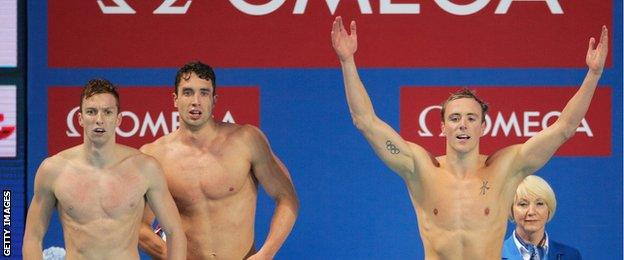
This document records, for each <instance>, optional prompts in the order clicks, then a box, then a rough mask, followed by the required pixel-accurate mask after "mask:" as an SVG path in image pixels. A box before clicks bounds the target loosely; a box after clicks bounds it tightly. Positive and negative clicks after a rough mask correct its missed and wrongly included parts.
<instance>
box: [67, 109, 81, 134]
mask: <svg viewBox="0 0 624 260" xmlns="http://www.w3.org/2000/svg"><path fill="white" fill-rule="evenodd" d="M78 109H80V107H74V108H73V109H72V110H70V111H69V113H68V114H67V119H66V121H67V128H68V129H67V131H65V134H66V135H67V136H68V137H80V133H78V131H77V130H76V126H75V125H74V115H76V112H77V111H78Z"/></svg>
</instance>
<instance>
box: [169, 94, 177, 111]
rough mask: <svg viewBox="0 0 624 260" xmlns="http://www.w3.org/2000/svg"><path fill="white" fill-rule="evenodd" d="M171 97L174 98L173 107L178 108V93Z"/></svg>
mask: <svg viewBox="0 0 624 260" xmlns="http://www.w3.org/2000/svg"><path fill="white" fill-rule="evenodd" d="M171 97H172V98H173V107H175V108H177V107H178V95H177V94H176V93H173V94H172V95H171Z"/></svg>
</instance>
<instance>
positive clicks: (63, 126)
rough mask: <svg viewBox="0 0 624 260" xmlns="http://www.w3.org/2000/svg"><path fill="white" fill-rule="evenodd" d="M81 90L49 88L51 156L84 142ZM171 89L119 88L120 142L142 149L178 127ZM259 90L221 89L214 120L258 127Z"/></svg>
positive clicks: (218, 91)
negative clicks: (80, 112) (80, 114)
mask: <svg viewBox="0 0 624 260" xmlns="http://www.w3.org/2000/svg"><path fill="white" fill-rule="evenodd" d="M81 90H82V88H80V87H51V88H49V89H48V153H49V154H50V155H53V154H56V153H58V152H60V151H62V150H64V149H67V148H70V147H72V146H75V145H78V144H81V143H82V142H83V137H82V132H83V131H82V127H80V125H79V124H78V112H79V111H78V110H79V105H80V103H79V102H80V91H81ZM172 92H173V88H172V87H131V88H119V96H120V103H121V115H122V122H121V125H120V126H119V127H118V128H117V131H116V132H117V142H118V143H121V144H125V145H129V146H132V147H135V148H140V147H141V146H142V145H144V144H146V143H149V142H152V141H154V140H156V139H157V138H158V137H160V136H163V135H165V134H168V133H170V132H172V131H174V130H175V129H177V128H178V126H179V115H178V112H177V109H176V108H175V107H174V106H173V94H172ZM259 94H260V92H259V89H258V87H229V86H228V87H227V88H224V87H219V88H217V95H218V97H217V103H216V105H215V108H214V110H213V115H214V118H215V119H218V120H221V121H223V122H231V123H237V124H252V125H255V126H259V122H260V113H259V108H260V95H259Z"/></svg>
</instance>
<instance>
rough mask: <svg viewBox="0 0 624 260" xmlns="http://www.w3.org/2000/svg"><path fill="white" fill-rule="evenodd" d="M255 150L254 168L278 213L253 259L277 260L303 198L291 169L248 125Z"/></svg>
mask: <svg viewBox="0 0 624 260" xmlns="http://www.w3.org/2000/svg"><path fill="white" fill-rule="evenodd" d="M244 128H245V129H244V131H245V138H246V139H247V140H248V143H249V144H250V148H251V169H252V171H253V173H254V176H255V177H256V179H257V180H258V182H259V183H260V185H262V187H263V188H264V190H265V191H266V192H267V194H268V195H269V196H270V197H271V198H272V199H273V200H274V201H275V210H274V211H273V217H272V218H271V225H270V227H269V233H268V235H267V238H266V240H265V241H264V244H263V245H262V247H261V248H260V250H259V251H258V253H256V254H255V255H253V256H251V257H250V258H249V259H273V258H274V257H275V254H277V251H278V250H279V249H280V248H281V247H282V245H283V244H284V241H286V237H288V235H289V234H290V232H291V230H292V228H293V225H294V224H295V220H296V219H297V214H298V213H299V199H298V198H297V194H296V193H295V188H294V186H293V183H292V181H291V179H290V174H289V173H288V169H286V167H285V166H284V164H283V163H282V162H281V161H280V160H279V159H278V158H277V156H275V155H274V154H273V152H272V151H271V148H270V147H269V144H268V142H267V140H266V137H265V136H264V134H262V132H260V130H258V129H257V128H255V127H253V126H244Z"/></svg>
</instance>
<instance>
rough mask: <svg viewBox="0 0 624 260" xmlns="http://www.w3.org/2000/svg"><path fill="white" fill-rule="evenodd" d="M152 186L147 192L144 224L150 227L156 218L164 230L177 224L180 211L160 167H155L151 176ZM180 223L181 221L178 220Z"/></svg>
mask: <svg viewBox="0 0 624 260" xmlns="http://www.w3.org/2000/svg"><path fill="white" fill-rule="evenodd" d="M148 176H149V178H150V181H149V183H150V185H149V187H148V189H147V192H146V198H147V204H148V205H146V206H145V210H144V212H143V213H144V214H143V224H144V225H150V226H151V224H152V222H153V221H154V217H156V218H157V219H158V223H160V224H161V225H162V226H163V228H165V229H167V227H168V226H170V225H172V224H173V223H175V222H174V221H176V219H179V215H178V209H177V207H176V205H175V202H174V201H173V197H172V196H171V193H169V188H168V187H167V182H166V180H165V177H164V175H163V173H162V170H161V169H160V167H153V169H152V170H151V172H150V174H149V175H148ZM178 221H179V220H178Z"/></svg>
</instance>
